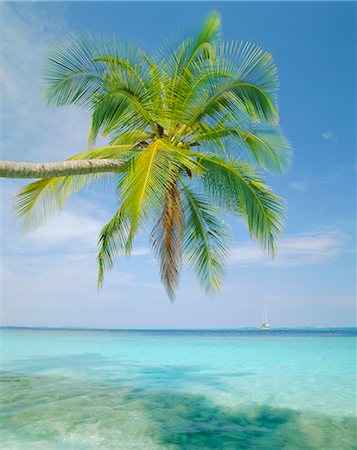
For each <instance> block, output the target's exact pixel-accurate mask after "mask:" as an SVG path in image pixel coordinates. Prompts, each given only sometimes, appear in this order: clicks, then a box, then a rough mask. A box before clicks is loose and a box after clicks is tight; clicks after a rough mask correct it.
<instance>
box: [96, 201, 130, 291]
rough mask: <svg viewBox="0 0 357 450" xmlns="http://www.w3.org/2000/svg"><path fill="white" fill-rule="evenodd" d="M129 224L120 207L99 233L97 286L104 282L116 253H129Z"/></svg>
mask: <svg viewBox="0 0 357 450" xmlns="http://www.w3.org/2000/svg"><path fill="white" fill-rule="evenodd" d="M129 232H130V226H129V222H128V219H127V217H126V216H125V211H124V209H123V208H122V207H121V208H120V209H119V210H118V211H117V212H116V214H115V215H114V217H112V219H110V221H109V222H108V223H107V224H106V225H105V226H104V227H103V229H102V230H101V232H100V234H99V238H98V246H99V253H98V257H97V261H98V287H101V286H102V285H103V282H104V276H105V274H106V273H107V272H108V271H109V270H111V269H112V267H113V264H114V259H115V257H116V256H117V255H118V254H120V253H121V254H126V255H128V254H130V251H128V248H127V240H128V237H129Z"/></svg>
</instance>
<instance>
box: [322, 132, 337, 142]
mask: <svg viewBox="0 0 357 450" xmlns="http://www.w3.org/2000/svg"><path fill="white" fill-rule="evenodd" d="M321 136H322V138H323V139H325V140H326V141H338V137H337V136H336V135H335V133H334V132H333V131H332V130H326V131H324V132H322V133H321Z"/></svg>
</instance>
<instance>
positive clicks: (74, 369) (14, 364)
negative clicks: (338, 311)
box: [1, 328, 357, 450]
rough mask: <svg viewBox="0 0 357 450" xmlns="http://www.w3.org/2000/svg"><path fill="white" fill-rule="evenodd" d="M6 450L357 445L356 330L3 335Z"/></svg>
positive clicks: (340, 448)
mask: <svg viewBox="0 0 357 450" xmlns="http://www.w3.org/2000/svg"><path fill="white" fill-rule="evenodd" d="M1 339H2V354H1V357H2V364H1V369H2V370H1V381H2V383H1V403H2V404H1V426H2V430H1V448H2V449H4V450H5V449H6V450H7V449H24V450H32V449H46V450H50V449H61V450H89V449H100V450H106V449H123V450H129V449H140V450H149V449H165V450H171V449H172V450H174V449H175V450H176V449H185V450H191V449H192V450H193V449H202V450H208V449H215V450H216V449H218V450H236V449H237V450H238V449H239V450H240V449H252V450H258V449H262V450H270V449H271V450H277V449H286V450H288V449H289V450H292V449H318V450H329V449H331V450H352V449H357V444H356V442H357V439H356V437H357V436H356V329H347V328H346V329H296V330H292V329H284V330H272V331H260V330H251V329H247V330H187V331H178V330H177V331H176V330H160V331H159V330H157V331H154V330H147V331H129V330H127V331H119V330H73V329H71V330H68V329H21V328H3V329H2V330H1Z"/></svg>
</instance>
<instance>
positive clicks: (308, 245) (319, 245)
mask: <svg viewBox="0 0 357 450" xmlns="http://www.w3.org/2000/svg"><path fill="white" fill-rule="evenodd" d="M348 239H349V237H348V236H347V235H346V234H345V233H342V232H340V231H323V232H317V233H310V234H301V235H297V236H289V237H286V238H284V239H282V241H281V242H280V243H279V244H278V253H277V256H276V257H275V258H274V259H272V258H271V257H269V256H267V255H266V254H265V253H264V252H263V251H262V250H261V249H260V248H259V246H258V245H257V244H256V243H254V242H249V243H246V244H243V245H240V246H238V247H235V248H234V249H233V250H232V251H231V259H230V263H231V264H239V265H243V266H271V267H296V266H304V265H311V264H320V263H323V262H325V261H329V260H331V259H333V258H336V257H337V256H338V255H340V254H341V252H342V250H343V247H344V245H345V243H346V241H347V240H348Z"/></svg>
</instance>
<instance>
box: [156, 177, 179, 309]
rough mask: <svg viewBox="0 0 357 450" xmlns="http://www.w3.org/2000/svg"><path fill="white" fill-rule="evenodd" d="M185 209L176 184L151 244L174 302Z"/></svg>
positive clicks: (167, 290) (168, 198)
mask: <svg viewBox="0 0 357 450" xmlns="http://www.w3.org/2000/svg"><path fill="white" fill-rule="evenodd" d="M183 232H184V217H183V207H182V202H181V198H180V192H179V190H178V189H177V186H176V184H174V185H173V186H172V187H171V188H170V190H169V191H168V192H167V194H166V198H165V201H164V205H163V208H162V212H161V214H160V216H159V218H158V220H157V222H156V224H155V226H154V228H153V230H152V233H151V242H152V246H153V249H154V252H155V254H156V257H157V258H158V260H159V262H160V272H161V280H162V282H163V284H164V286H165V288H166V292H167V294H168V296H169V298H170V300H173V299H174V297H175V290H176V288H177V286H178V279H179V275H180V270H181V266H182V248H181V247H182V238H183Z"/></svg>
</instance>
